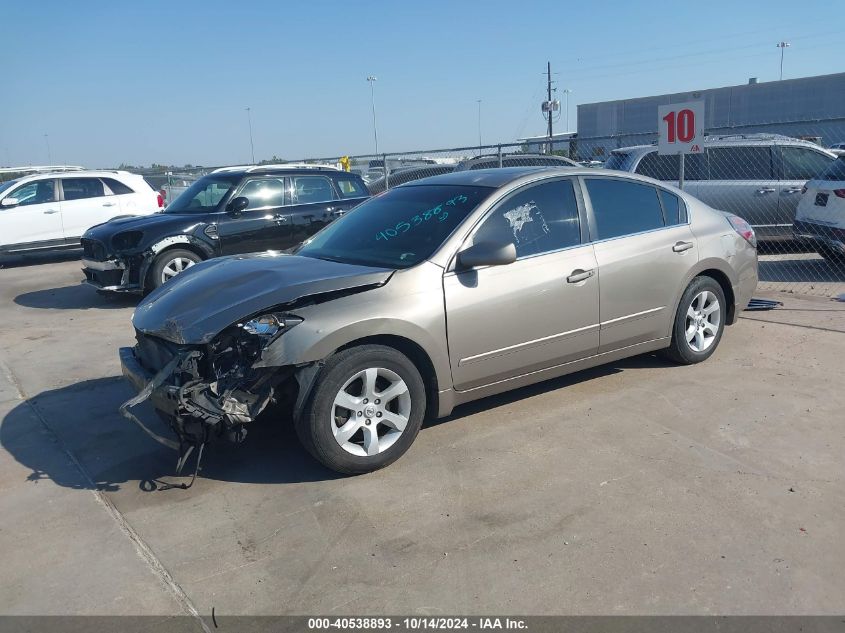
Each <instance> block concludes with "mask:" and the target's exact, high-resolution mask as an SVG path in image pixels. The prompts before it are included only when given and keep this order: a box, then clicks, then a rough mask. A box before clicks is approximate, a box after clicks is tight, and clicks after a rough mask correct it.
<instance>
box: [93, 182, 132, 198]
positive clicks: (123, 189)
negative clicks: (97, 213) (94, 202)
mask: <svg viewBox="0 0 845 633" xmlns="http://www.w3.org/2000/svg"><path fill="white" fill-rule="evenodd" d="M101 180H102V181H103V182H104V183H106V187H108V188H109V189H110V190H111V192H112V193H113V194H114V195H116V196H122V195H124V194H127V193H135V192H134V191H133V190H132V189H131V188H129V187H127V186H126V185H124V184H123V183H122V182H120V181H119V180H115V179H114V178H102V179H101Z"/></svg>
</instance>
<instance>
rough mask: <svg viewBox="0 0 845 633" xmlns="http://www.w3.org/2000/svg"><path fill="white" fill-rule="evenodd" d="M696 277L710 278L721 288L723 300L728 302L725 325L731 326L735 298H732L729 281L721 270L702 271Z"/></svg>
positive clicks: (734, 315) (732, 292) (734, 318)
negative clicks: (723, 295)
mask: <svg viewBox="0 0 845 633" xmlns="http://www.w3.org/2000/svg"><path fill="white" fill-rule="evenodd" d="M697 276H698V277H710V278H711V279H713V281H715V282H716V283H717V284H719V285H720V286H721V287H722V292H724V293H725V300H726V301H727V302H728V311H727V319H725V325H733V323H734V322H735V321H736V298H735V297H734V289H733V286H731V280H730V279H728V276H727V275H726V274H725V273H723V272H722V271H721V270H717V269H716V268H710V269H708V270H703V271H701V272H700V273H698V275H697Z"/></svg>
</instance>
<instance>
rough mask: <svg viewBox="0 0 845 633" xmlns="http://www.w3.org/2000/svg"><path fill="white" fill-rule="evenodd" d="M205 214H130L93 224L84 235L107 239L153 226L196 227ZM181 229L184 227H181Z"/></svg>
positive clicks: (89, 237) (90, 237) (96, 238)
mask: <svg viewBox="0 0 845 633" xmlns="http://www.w3.org/2000/svg"><path fill="white" fill-rule="evenodd" d="M204 217H205V216H204V215H203V214H193V215H180V214H177V213H152V214H150V215H130V216H126V217H122V218H115V219H113V220H109V221H108V222H103V223H102V224H98V225H96V226H92V227H91V228H90V229H88V230H87V231H86V232H85V235H84V236H83V237H86V238H88V239H95V240H102V241H105V240H107V239H108V238H110V237H111V236H113V235H116V234H117V233H120V232H121V231H130V230H135V231H143V230H144V229H149V228H152V227H156V228H164V227H185V229H184V230H187V229H188V228H190V227H195V226H196V225H197V223H199V222H202V221H203V219H204ZM179 230H180V231H181V230H183V229H179Z"/></svg>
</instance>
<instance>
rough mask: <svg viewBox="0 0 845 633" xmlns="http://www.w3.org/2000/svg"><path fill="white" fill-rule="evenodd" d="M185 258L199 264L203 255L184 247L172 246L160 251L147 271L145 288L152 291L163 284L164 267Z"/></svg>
mask: <svg viewBox="0 0 845 633" xmlns="http://www.w3.org/2000/svg"><path fill="white" fill-rule="evenodd" d="M179 258H181V259H184V260H188V261H191V262H193V263H194V264H197V263H199V262H201V261H202V257H200V256H199V255H197V254H196V253H194V252H193V251H189V250H185V249H182V248H171V249H168V250H166V251H163V252H161V253H159V254H158V255H157V256H156V258H155V259H154V260H153V263H152V265H151V266H150V270H149V272H148V273H147V279H146V283H145V284H144V289H145V290H146V291H147V292H151V291H153V290H155V289H156V288H158V287H159V286H160V285H162V283H163V282H162V280H161V275H162V273H163V272H164V269H165V268H167V266H168V265H169V264H170V263H171V262H173V261H175V260H176V259H179Z"/></svg>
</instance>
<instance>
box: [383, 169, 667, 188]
mask: <svg viewBox="0 0 845 633" xmlns="http://www.w3.org/2000/svg"><path fill="white" fill-rule="evenodd" d="M531 176H613V177H615V178H620V177H621V178H628V179H630V180H642V181H644V182H650V183H655V182H656V181H654V180H652V179H651V178H647V177H644V176H640V175H639V174H632V173H629V172H619V171H615V170H611V169H597V168H595V167H548V166H545V167H539V166H538V167H493V168H491V169H473V170H467V171H453V172H451V173H449V174H442V175H440V176H430V177H428V178H421V179H419V180H412V181H411V182H408V183H405V184H402V185H398V186H397V187H396V188H397V189H398V188H399V187H415V186H420V185H423V186H426V185H465V186H471V187H491V188H494V189H498V188H499V187H503V186H505V185H509V184H511V183H513V182H516V181H518V180H521V179H525V180H531V178H530V177H531Z"/></svg>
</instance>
